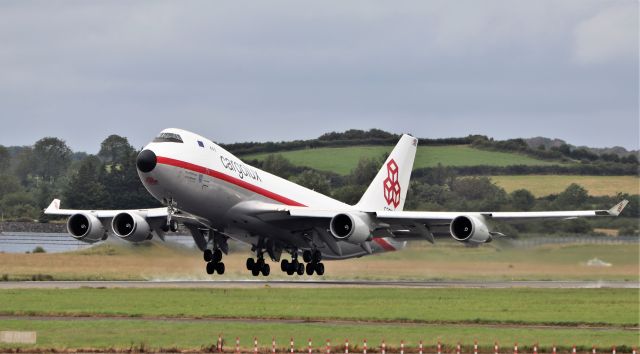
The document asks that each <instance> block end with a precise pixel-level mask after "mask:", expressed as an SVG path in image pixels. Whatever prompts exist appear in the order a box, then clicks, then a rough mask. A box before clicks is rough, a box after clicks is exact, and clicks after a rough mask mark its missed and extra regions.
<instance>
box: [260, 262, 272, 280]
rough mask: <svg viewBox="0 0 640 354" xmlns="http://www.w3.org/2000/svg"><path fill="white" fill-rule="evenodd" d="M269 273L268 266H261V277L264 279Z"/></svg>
mask: <svg viewBox="0 0 640 354" xmlns="http://www.w3.org/2000/svg"><path fill="white" fill-rule="evenodd" d="M269 273H271V266H269V265H268V264H266V263H265V264H263V265H262V275H264V276H265V277H267V276H269Z"/></svg>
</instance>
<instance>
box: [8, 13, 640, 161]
mask: <svg viewBox="0 0 640 354" xmlns="http://www.w3.org/2000/svg"><path fill="white" fill-rule="evenodd" d="M638 12H639V9H638V1H636V0H611V1H605V0H596V1H591V0H575V1H574V0H571V1H569V0H535V1H534V0H529V1H524V0H517V1H512V0H505V1H492V0H488V1H464V0H461V1H455V2H454V1H447V0H443V1H422V0H417V1H411V0H409V1H401V2H397V1H370V0H362V1H358V0H354V1H331V0H328V1H297V0H296V1H277V0H276V1H243V0H233V1H108V2H107V1H23V0H20V1H8V0H5V1H2V2H0V119H1V128H0V145H5V146H10V145H30V144H33V143H34V142H35V141H36V140H38V139H39V138H42V137H44V136H57V137H60V138H62V139H64V140H65V141H66V142H67V144H68V145H69V146H71V147H72V148H73V149H74V150H76V151H87V152H90V153H95V152H97V151H98V149H99V147H100V142H101V141H102V140H103V139H104V138H105V137H107V136H108V135H110V134H119V135H123V136H126V137H128V138H129V140H130V142H131V143H132V144H133V145H134V146H135V147H138V148H139V147H142V146H143V145H144V144H145V143H147V142H148V141H150V140H152V139H153V137H154V136H155V135H157V133H158V132H159V131H161V130H162V129H164V128H167V127H177V128H183V129H187V130H191V131H194V132H197V133H199V134H202V135H204V136H206V137H209V138H211V139H212V140H214V141H217V142H222V143H232V142H242V141H280V140H292V139H307V138H315V137H317V136H319V135H321V134H322V133H325V132H329V131H344V130H347V129H370V128H379V129H384V130H387V131H391V132H394V133H410V134H413V135H415V136H418V137H424V138H437V137H460V136H466V135H469V134H484V135H488V136H492V137H494V138H497V139H507V138H517V137H525V138H526V137H534V136H546V137H550V138H561V139H564V140H567V141H568V142H569V143H572V144H575V145H587V146H592V147H608V146H616V145H617V146H623V147H626V148H628V149H638V148H639V145H640V142H639V135H640V133H639V131H640V126H639V108H638V104H639V103H638V101H639V94H640V93H639V88H638V75H639V73H638V65H639V64H638V60H639V58H638V56H639V54H638V51H639V50H638V40H639V39H638V31H639V29H638V17H639V14H638Z"/></svg>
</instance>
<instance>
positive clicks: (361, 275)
mask: <svg viewBox="0 0 640 354" xmlns="http://www.w3.org/2000/svg"><path fill="white" fill-rule="evenodd" d="M115 241H117V240H114V241H113V242H115ZM638 251H639V250H638V245H637V244H631V245H575V244H573V245H572V244H570V245H544V246H538V247H531V248H513V247H508V246H506V245H504V244H502V243H500V242H493V243H491V244H486V245H483V246H482V247H477V248H468V247H465V246H464V245H462V244H460V243H457V242H453V241H445V240H438V241H437V243H436V244H435V245H429V244H425V243H415V244H410V247H408V248H407V249H405V250H401V251H398V252H390V253H385V254H381V255H374V256H370V257H363V258H358V259H351V260H344V261H339V262H332V261H327V262H325V267H326V272H325V275H324V276H323V278H324V279H341V278H342V279H424V280H449V279H478V280H628V281H638V280H639V277H640V275H639V274H638V265H639V264H640V255H639V253H640V252H638ZM249 254H250V253H249V250H248V249H242V248H240V249H238V250H237V251H234V252H232V253H231V254H230V255H228V256H225V258H224V261H225V264H226V266H227V267H226V268H227V272H226V273H225V275H224V278H225V279H242V278H252V277H251V276H250V275H249V274H248V272H247V271H246V268H245V265H244V263H245V260H246V258H247V257H248V256H249ZM592 258H599V259H602V260H604V261H606V262H609V263H612V264H613V266H611V267H588V266H586V262H587V261H588V260H590V259H592ZM278 268H279V266H278V264H276V263H272V270H273V271H272V274H271V278H275V279H289V278H290V277H288V276H286V275H285V274H283V273H281V272H279V271H277V269H278ZM0 277H6V278H8V279H17V280H20V279H22V280H26V279H32V278H33V277H41V278H42V279H56V280H126V279H135V280H144V279H211V277H212V276H209V275H207V274H206V273H205V271H204V262H203V261H202V256H201V254H200V253H199V251H196V250H194V249H187V248H185V247H182V246H177V245H175V244H173V243H170V242H169V243H160V242H153V243H151V244H147V245H136V246H134V245H121V244H120V243H107V244H103V245H99V246H96V247H94V248H90V249H88V250H85V251H80V252H70V253H57V254H55V253H51V254H47V253H44V254H43V253H39V254H8V253H7V254H3V253H0ZM293 278H294V279H308V278H309V277H308V276H306V275H304V276H294V277H293Z"/></svg>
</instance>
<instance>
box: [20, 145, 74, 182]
mask: <svg viewBox="0 0 640 354" xmlns="http://www.w3.org/2000/svg"><path fill="white" fill-rule="evenodd" d="M70 163H71V149H70V148H69V147H68V146H67V144H66V143H65V142H64V141H63V140H60V139H58V138H53V137H46V138H42V139H40V140H38V141H37V142H36V143H35V145H34V147H33V154H32V155H31V161H30V166H31V171H32V174H33V175H36V176H40V177H42V178H43V179H44V180H50V179H52V178H57V177H58V176H60V175H62V174H63V173H64V172H65V171H66V170H67V167H69V164H70Z"/></svg>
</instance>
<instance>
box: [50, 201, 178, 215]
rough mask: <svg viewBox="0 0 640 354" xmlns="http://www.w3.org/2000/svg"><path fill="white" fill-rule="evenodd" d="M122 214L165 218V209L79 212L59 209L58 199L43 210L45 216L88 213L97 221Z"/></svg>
mask: <svg viewBox="0 0 640 354" xmlns="http://www.w3.org/2000/svg"><path fill="white" fill-rule="evenodd" d="M122 212H133V213H136V214H138V215H140V216H142V217H147V218H158V217H165V218H166V217H167V208H152V209H132V210H80V209H60V199H54V200H53V201H52V202H51V204H49V206H48V207H47V208H46V209H45V210H44V213H45V214H47V215H61V216H71V215H74V214H79V213H88V214H92V215H93V216H95V217H97V218H98V219H109V218H113V217H114V216H116V215H118V214H119V213H122Z"/></svg>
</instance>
